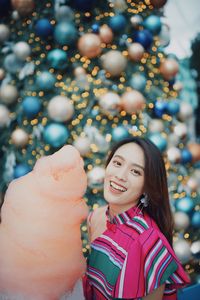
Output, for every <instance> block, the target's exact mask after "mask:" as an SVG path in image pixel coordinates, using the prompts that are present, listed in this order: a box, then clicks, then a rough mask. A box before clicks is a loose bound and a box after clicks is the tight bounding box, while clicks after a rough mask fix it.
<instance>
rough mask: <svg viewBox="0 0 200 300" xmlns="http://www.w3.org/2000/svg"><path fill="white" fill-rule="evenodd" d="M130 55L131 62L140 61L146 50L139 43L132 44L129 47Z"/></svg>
mask: <svg viewBox="0 0 200 300" xmlns="http://www.w3.org/2000/svg"><path fill="white" fill-rule="evenodd" d="M128 54H129V57H130V59H131V60H133V61H136V62H138V61H140V60H141V59H142V57H143V54H144V48H143V46H142V45H141V44H139V43H132V44H130V45H129V47H128Z"/></svg>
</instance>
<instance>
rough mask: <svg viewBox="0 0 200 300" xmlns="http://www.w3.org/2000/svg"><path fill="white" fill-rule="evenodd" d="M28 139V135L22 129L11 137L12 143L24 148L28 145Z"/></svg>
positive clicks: (14, 132)
mask: <svg viewBox="0 0 200 300" xmlns="http://www.w3.org/2000/svg"><path fill="white" fill-rule="evenodd" d="M28 139H29V135H28V133H26V131H24V130H23V129H21V128H17V129H15V130H14V131H13V133H12V135H11V140H12V143H13V144H14V145H15V146H17V147H24V146H25V145H27V143H28Z"/></svg>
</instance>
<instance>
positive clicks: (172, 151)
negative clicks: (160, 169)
mask: <svg viewBox="0 0 200 300" xmlns="http://www.w3.org/2000/svg"><path fill="white" fill-rule="evenodd" d="M167 156H168V159H169V161H170V162H172V163H177V162H179V161H180V159H181V150H180V149H178V148H176V147H170V148H169V149H168V150H167Z"/></svg>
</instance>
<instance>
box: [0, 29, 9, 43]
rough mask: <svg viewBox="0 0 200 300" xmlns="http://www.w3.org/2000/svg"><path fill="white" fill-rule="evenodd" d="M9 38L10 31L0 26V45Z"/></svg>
mask: <svg viewBox="0 0 200 300" xmlns="http://www.w3.org/2000/svg"><path fill="white" fill-rule="evenodd" d="M9 36H10V29H9V27H8V26H7V25H5V24H0V43H3V42H5V41H6V40H8V38H9Z"/></svg>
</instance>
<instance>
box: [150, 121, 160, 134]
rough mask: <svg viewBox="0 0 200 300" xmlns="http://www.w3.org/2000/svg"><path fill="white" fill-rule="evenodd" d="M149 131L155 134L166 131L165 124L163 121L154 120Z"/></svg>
mask: <svg viewBox="0 0 200 300" xmlns="http://www.w3.org/2000/svg"><path fill="white" fill-rule="evenodd" d="M148 128H149V131H150V132H152V133H154V132H162V131H163V130H164V124H163V121H162V120H159V119H152V120H151V121H150V122H149V126H148Z"/></svg>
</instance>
